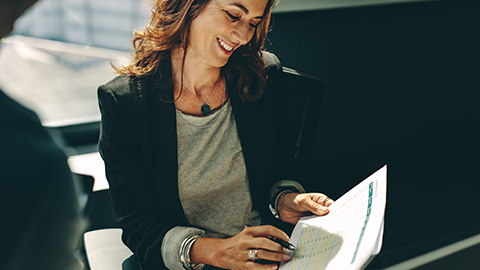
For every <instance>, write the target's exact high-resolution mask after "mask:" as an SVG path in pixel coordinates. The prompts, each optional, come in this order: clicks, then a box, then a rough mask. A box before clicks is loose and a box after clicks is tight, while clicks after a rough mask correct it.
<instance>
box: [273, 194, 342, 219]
mask: <svg viewBox="0 0 480 270" xmlns="http://www.w3.org/2000/svg"><path fill="white" fill-rule="evenodd" d="M332 203H333V200H332V199H330V198H328V197H327V196H326V195H325V194H322V193H283V194H282V195H281V196H280V198H279V200H278V205H277V210H278V213H279V214H280V218H281V219H282V220H283V221H284V222H288V223H291V224H297V222H298V220H299V219H300V218H301V217H303V216H305V215H307V214H309V213H313V214H315V215H319V216H323V215H326V214H328V212H329V210H328V207H329V206H330V205H331V204H332Z"/></svg>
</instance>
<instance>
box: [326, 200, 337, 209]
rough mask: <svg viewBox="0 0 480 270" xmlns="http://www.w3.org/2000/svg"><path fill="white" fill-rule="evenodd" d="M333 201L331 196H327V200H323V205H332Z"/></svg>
mask: <svg viewBox="0 0 480 270" xmlns="http://www.w3.org/2000/svg"><path fill="white" fill-rule="evenodd" d="M334 202H335V201H334V200H333V199H331V198H328V199H327V201H326V202H325V206H327V207H329V206H330V205H332V203H334Z"/></svg>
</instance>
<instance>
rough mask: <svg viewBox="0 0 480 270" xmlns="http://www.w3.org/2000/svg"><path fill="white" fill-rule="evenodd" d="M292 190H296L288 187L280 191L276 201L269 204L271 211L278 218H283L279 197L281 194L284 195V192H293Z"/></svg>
mask: <svg viewBox="0 0 480 270" xmlns="http://www.w3.org/2000/svg"><path fill="white" fill-rule="evenodd" d="M292 192H294V191H292V190H289V189H286V190H284V191H282V192H280V193H279V194H278V195H277V197H276V198H275V201H274V203H273V205H272V204H269V205H268V208H270V212H272V215H273V216H274V217H275V218H276V219H281V217H280V212H278V201H279V199H280V196H282V194H284V193H292Z"/></svg>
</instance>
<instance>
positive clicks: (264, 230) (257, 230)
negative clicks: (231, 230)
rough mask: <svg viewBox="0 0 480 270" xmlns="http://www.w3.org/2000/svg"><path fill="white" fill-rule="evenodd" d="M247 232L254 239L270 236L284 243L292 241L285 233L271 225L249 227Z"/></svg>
mask: <svg viewBox="0 0 480 270" xmlns="http://www.w3.org/2000/svg"><path fill="white" fill-rule="evenodd" d="M245 230H247V233H249V234H250V235H252V236H254V237H266V236H268V235H270V236H273V237H275V238H278V239H282V240H283V241H287V242H288V241H290V238H289V237H288V235H287V234H286V233H285V232H283V231H282V230H280V229H278V228H275V227H274V226H271V225H263V226H254V227H247V228H246V229H245Z"/></svg>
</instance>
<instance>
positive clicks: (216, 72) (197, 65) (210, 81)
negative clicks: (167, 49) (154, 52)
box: [171, 47, 220, 97]
mask: <svg viewBox="0 0 480 270" xmlns="http://www.w3.org/2000/svg"><path fill="white" fill-rule="evenodd" d="M184 54H185V51H184V49H183V48H181V47H177V48H175V49H173V50H172V53H171V59H172V76H173V81H174V82H175V83H176V84H178V85H180V84H182V83H183V87H185V88H187V89H188V90H190V91H191V92H193V93H195V94H196V95H197V96H199V97H201V96H205V95H209V94H210V93H211V91H212V88H213V87H214V85H215V83H216V82H217V80H218V78H219V76H220V68H217V67H212V66H208V65H206V64H205V63H204V62H203V61H202V60H201V59H199V58H198V57H197V58H195V57H193V56H190V55H189V54H187V56H186V57H185V64H183V58H184ZM182 65H183V71H182ZM182 76H183V81H182Z"/></svg>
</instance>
